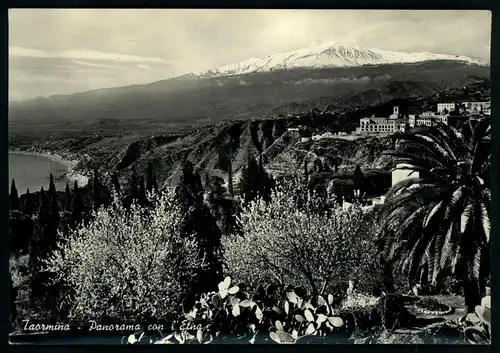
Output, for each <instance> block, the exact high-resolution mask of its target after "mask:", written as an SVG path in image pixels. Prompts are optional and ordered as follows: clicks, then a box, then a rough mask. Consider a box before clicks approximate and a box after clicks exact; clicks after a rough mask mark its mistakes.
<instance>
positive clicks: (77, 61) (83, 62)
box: [73, 60, 139, 68]
mask: <svg viewBox="0 0 500 353" xmlns="http://www.w3.org/2000/svg"><path fill="white" fill-rule="evenodd" d="M73 62H74V63H75V64H79V65H83V66H90V67H102V68H113V67H115V66H112V65H102V64H94V63H89V62H87V61H82V60H73ZM138 66H139V65H138Z"/></svg>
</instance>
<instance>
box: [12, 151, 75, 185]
mask: <svg viewBox="0 0 500 353" xmlns="http://www.w3.org/2000/svg"><path fill="white" fill-rule="evenodd" d="M68 170H69V165H68V163H65V162H64V161H61V160H58V159H57V158H54V157H51V156H45V155H40V154H23V153H11V152H9V185H8V187H9V191H10V185H11V183H12V179H14V180H15V182H16V188H17V192H18V193H19V195H21V194H24V193H26V189H28V188H29V190H30V192H36V191H39V190H40V188H41V187H42V186H43V188H44V189H45V190H47V189H48V188H49V180H50V173H52V174H53V176H54V184H55V185H56V190H60V191H64V188H65V187H66V182H67V179H66V177H65V176H66V174H67V172H68Z"/></svg>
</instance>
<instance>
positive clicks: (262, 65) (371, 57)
mask: <svg viewBox="0 0 500 353" xmlns="http://www.w3.org/2000/svg"><path fill="white" fill-rule="evenodd" d="M436 60H448V61H450V60H451V61H456V62H462V63H464V64H474V65H488V63H486V62H483V61H480V60H477V59H473V58H469V57H466V56H458V55H446V54H434V53H429V52H424V53H404V52H397V51H389V50H381V49H375V48H360V47H358V46H350V45H345V44H336V43H332V42H327V43H324V44H321V45H319V46H316V47H313V48H307V49H299V50H294V51H289V52H286V53H279V54H274V55H269V56H267V57H263V58H251V59H248V60H245V61H242V62H238V63H234V64H230V65H225V66H222V67H220V68H218V69H215V70H208V71H205V72H200V73H194V76H195V77H220V76H229V75H242V74H248V73H252V72H268V71H277V70H290V69H297V68H312V69H318V68H332V67H356V66H363V65H383V64H402V63H419V62H425V61H436Z"/></svg>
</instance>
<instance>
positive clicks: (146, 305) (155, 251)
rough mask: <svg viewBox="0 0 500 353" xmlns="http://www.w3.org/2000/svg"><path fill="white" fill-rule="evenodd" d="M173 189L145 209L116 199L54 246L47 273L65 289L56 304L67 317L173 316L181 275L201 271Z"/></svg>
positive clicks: (135, 318) (133, 318)
mask: <svg viewBox="0 0 500 353" xmlns="http://www.w3.org/2000/svg"><path fill="white" fill-rule="evenodd" d="M174 199H175V197H174V194H173V192H172V191H170V192H165V193H163V194H161V195H157V196H154V197H152V198H151V202H152V204H153V206H152V208H151V209H149V210H147V211H146V210H144V209H142V208H141V207H140V206H139V205H137V204H135V203H134V204H133V205H132V206H131V207H130V209H129V210H126V209H125V208H124V207H123V205H122V204H121V203H120V201H119V200H115V201H114V203H113V204H112V205H111V206H108V207H106V208H101V209H99V210H98V211H97V213H96V214H95V216H94V217H93V219H92V221H91V222H90V223H89V224H88V225H87V226H84V227H79V228H77V229H75V230H74V231H73V232H72V233H70V234H69V235H68V236H66V237H64V238H62V239H61V241H60V245H59V246H58V247H57V248H56V249H55V250H54V252H53V254H52V255H51V256H50V258H49V259H47V260H46V261H45V263H46V268H45V271H48V272H52V273H55V274H56V277H55V280H56V281H60V282H62V283H64V285H65V288H67V293H66V296H65V298H64V299H63V300H62V301H61V302H60V304H62V305H64V304H70V305H71V311H70V317H69V319H77V320H89V319H93V318H96V317H98V318H100V320H101V321H103V322H106V321H108V322H109V320H122V321H123V320H127V321H133V322H136V321H140V320H150V319H153V318H154V319H162V318H163V317H164V316H167V315H168V314H172V313H175V310H176V309H177V303H179V302H180V300H181V299H182V296H183V294H185V290H186V289H185V285H186V284H185V283H183V281H184V278H182V277H180V275H181V274H182V275H183V276H186V277H188V278H189V276H193V275H194V273H195V271H196V270H197V269H198V268H200V267H203V264H202V263H201V261H200V260H199V259H198V257H197V256H196V255H197V253H198V251H199V250H198V249H197V244H196V243H195V242H194V241H192V240H191V241H186V240H185V239H184V238H183V236H182V233H181V221H182V214H181V212H180V210H179V209H178V207H177V205H176V203H175V202H174Z"/></svg>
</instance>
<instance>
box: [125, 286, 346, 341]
mask: <svg viewBox="0 0 500 353" xmlns="http://www.w3.org/2000/svg"><path fill="white" fill-rule="evenodd" d="M218 287H219V288H218V291H217V292H210V293H205V294H202V295H200V296H199V297H198V298H197V299H196V300H195V302H194V303H193V305H192V306H191V305H188V304H187V303H186V302H184V303H183V310H184V314H183V315H182V316H181V317H180V318H179V319H178V320H177V321H176V322H174V324H173V326H172V327H173V328H175V331H174V332H173V333H171V334H169V335H168V336H166V337H163V338H162V339H160V340H158V341H157V342H155V343H161V344H172V343H175V342H177V343H180V344H184V343H191V342H195V341H198V342H199V343H210V342H213V341H214V339H215V338H216V337H219V336H220V334H221V333H226V334H227V333H229V334H239V335H240V336H241V335H246V334H250V336H251V338H250V339H249V342H250V343H254V342H255V338H256V336H257V333H258V332H259V331H260V332H269V337H270V338H271V339H272V340H273V341H275V342H276V343H297V341H298V340H299V339H301V338H303V337H305V336H311V335H317V336H320V337H324V336H325V335H326V334H327V333H328V332H333V331H338V330H341V329H342V327H343V326H344V321H343V320H342V319H341V318H340V317H338V316H336V315H335V313H334V309H333V308H332V306H331V304H332V301H333V297H332V296H330V295H329V296H327V297H326V299H325V298H323V297H322V296H317V297H314V298H312V299H311V300H306V299H304V298H301V297H300V296H298V295H297V294H296V293H295V291H294V290H292V289H289V290H288V291H286V293H282V295H281V296H275V295H274V294H276V288H275V287H268V289H267V290H266V292H265V294H264V295H255V296H253V297H251V296H250V295H249V293H246V292H244V291H243V290H242V289H243V288H244V287H246V286H243V285H236V286H235V285H232V283H231V278H230V277H227V278H226V279H225V280H224V281H222V282H221V283H220V284H219V286H218ZM313 303H314V304H313ZM173 339H175V341H173ZM127 341H128V342H129V343H137V342H145V343H148V342H149V343H150V342H151V340H150V339H149V337H147V336H145V335H144V333H142V334H141V335H140V336H139V339H137V338H136V337H135V335H131V336H129V338H128V340H127Z"/></svg>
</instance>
